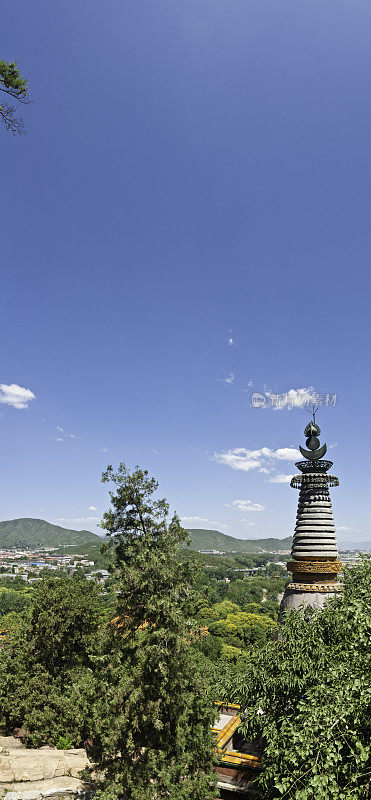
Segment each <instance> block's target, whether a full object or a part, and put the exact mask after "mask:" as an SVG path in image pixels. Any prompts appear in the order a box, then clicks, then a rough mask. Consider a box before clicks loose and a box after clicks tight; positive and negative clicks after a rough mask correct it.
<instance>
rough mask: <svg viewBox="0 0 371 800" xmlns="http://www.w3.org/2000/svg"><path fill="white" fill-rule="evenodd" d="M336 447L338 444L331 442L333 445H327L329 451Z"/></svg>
mask: <svg viewBox="0 0 371 800" xmlns="http://www.w3.org/2000/svg"><path fill="white" fill-rule="evenodd" d="M337 446H338V443H337V442H333V444H330V445H329V449H330V450H332V448H333V447H337Z"/></svg>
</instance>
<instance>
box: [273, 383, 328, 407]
mask: <svg viewBox="0 0 371 800" xmlns="http://www.w3.org/2000/svg"><path fill="white" fill-rule="evenodd" d="M265 396H266V397H268V400H269V407H270V408H273V409H274V410H275V411H282V410H283V409H284V408H288V409H291V408H305V407H306V406H311V405H313V404H314V405H315V404H316V402H317V401H318V396H319V395H318V392H316V390H315V389H314V387H313V386H309V387H308V388H307V389H305V388H302V389H289V390H288V392H284V393H283V394H275V393H274V392H272V391H270V390H268V391H266V392H265Z"/></svg>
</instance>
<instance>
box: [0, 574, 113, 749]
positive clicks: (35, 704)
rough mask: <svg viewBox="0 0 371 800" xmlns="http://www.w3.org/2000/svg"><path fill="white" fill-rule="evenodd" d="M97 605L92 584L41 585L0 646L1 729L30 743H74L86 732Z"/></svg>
mask: <svg viewBox="0 0 371 800" xmlns="http://www.w3.org/2000/svg"><path fill="white" fill-rule="evenodd" d="M100 623H101V611H100V600H99V598H98V594H97V588H96V586H95V585H94V584H92V582H89V581H86V580H80V579H78V578H75V577H73V578H59V579H58V578H51V579H50V578H49V579H46V580H41V581H40V582H39V583H38V584H37V587H36V589H35V590H34V591H33V595H32V602H31V605H30V607H29V608H28V609H27V610H26V611H25V612H23V614H19V615H17V618H16V621H15V624H14V625H13V626H12V630H11V631H10V633H9V637H8V639H7V640H6V641H5V646H4V647H3V648H2V649H0V726H1V727H2V728H3V729H4V730H6V731H11V730H12V729H13V728H15V727H20V728H23V730H24V732H25V737H26V739H27V743H28V744H33V745H42V744H46V743H48V744H56V743H57V741H58V740H59V738H60V737H61V736H62V737H63V736H67V737H68V738H69V740H71V741H72V742H73V743H74V744H75V745H79V744H81V743H82V742H84V740H85V739H87V738H88V737H89V736H90V735H91V731H92V729H91V707H92V704H93V702H94V699H95V693H96V692H95V679H94V675H93V668H94V665H95V661H94V659H95V658H96V657H97V656H98V652H99V645H98V631H99V626H100Z"/></svg>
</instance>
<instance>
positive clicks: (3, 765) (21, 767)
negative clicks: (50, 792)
mask: <svg viewBox="0 0 371 800" xmlns="http://www.w3.org/2000/svg"><path fill="white" fill-rule="evenodd" d="M88 764H89V760H88V757H87V755H86V752H85V750H83V749H71V750H57V749H56V748H54V747H43V748H42V749H41V750H36V749H35V750H31V749H30V750H26V749H25V748H23V747H21V748H15V749H9V750H7V749H5V748H3V749H2V751H0V786H1V784H2V783H3V784H4V783H7V784H9V783H13V782H15V781H40V780H44V779H50V778H58V777H60V776H62V775H64V776H69V777H73V778H78V777H79V774H80V772H81V771H82V770H83V769H85V767H87V766H88ZM25 788H26V787H25ZM9 800H12V798H10V799H9ZM26 800H34V798H26Z"/></svg>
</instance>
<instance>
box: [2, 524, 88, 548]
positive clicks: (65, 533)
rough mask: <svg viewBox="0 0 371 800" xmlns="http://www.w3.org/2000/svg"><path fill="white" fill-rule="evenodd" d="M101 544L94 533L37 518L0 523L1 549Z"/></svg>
mask: <svg viewBox="0 0 371 800" xmlns="http://www.w3.org/2000/svg"><path fill="white" fill-rule="evenodd" d="M92 542H99V536H98V535H97V534H96V533H93V532H92V531H75V530H72V529H70V528H62V527H61V526H60V525H53V524H52V523H51V522H47V521H46V520H44V519H38V518H36V517H19V518H18V519H8V520H3V521H2V522H0V548H1V549H6V548H19V549H27V550H35V549H38V548H40V547H53V548H54V547H61V546H65V545H71V546H72V545H80V544H81V545H82V546H83V545H84V544H89V543H92Z"/></svg>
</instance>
